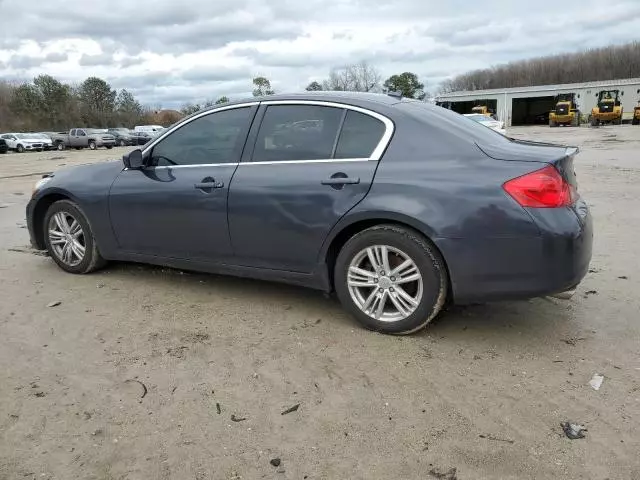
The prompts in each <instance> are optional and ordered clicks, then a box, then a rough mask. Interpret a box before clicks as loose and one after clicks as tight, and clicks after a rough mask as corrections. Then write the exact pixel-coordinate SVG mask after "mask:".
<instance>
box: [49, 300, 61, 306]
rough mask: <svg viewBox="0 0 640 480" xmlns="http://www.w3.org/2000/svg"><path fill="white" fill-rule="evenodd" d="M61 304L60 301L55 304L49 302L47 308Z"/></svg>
mask: <svg viewBox="0 0 640 480" xmlns="http://www.w3.org/2000/svg"><path fill="white" fill-rule="evenodd" d="M61 303H62V302H61V301H60V300H56V301H55V302H51V303H50V304H48V305H47V307H57V306H58V305H60V304H61Z"/></svg>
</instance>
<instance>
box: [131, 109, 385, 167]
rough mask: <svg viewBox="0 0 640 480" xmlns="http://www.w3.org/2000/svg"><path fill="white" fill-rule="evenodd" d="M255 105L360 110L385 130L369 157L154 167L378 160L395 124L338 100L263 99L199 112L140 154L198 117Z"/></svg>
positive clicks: (376, 113)
mask: <svg viewBox="0 0 640 480" xmlns="http://www.w3.org/2000/svg"><path fill="white" fill-rule="evenodd" d="M255 105H266V106H268V105H318V106H321V107H334V108H343V109H345V110H353V111H355V112H360V113H363V114H365V115H369V116H370V117H373V118H375V119H377V120H380V121H381V122H382V123H384V125H385V131H384V133H383V134H382V137H381V138H380V141H379V142H378V145H377V146H376V148H374V150H373V152H371V155H370V156H369V158H325V159H315V160H283V161H269V162H237V163H209V164H194V165H171V166H162V167H155V168H193V167H218V166H223V165H276V164H284V165H287V164H298V163H329V162H362V161H378V160H380V158H381V157H382V154H383V153H384V151H385V149H386V148H387V146H388V145H389V142H390V141H391V137H392V136H393V132H394V131H395V125H394V123H393V121H392V120H391V119H390V118H388V117H385V116H384V115H382V114H380V113H378V112H374V111H371V110H368V109H366V108H362V107H356V106H354V105H349V104H346V103H339V102H331V101H324V100H264V101H262V102H245V103H238V104H236V105H227V106H224V107H218V108H214V109H211V110H205V111H204V112H200V113H198V114H196V115H194V116H192V117H190V118H189V119H187V120H186V121H184V122H181V123H179V124H177V125H175V126H174V127H173V128H171V129H170V130H167V131H166V132H164V133H163V134H162V135H160V136H159V137H158V138H156V139H155V140H153V141H152V142H150V143H149V144H147V145H146V146H145V148H144V149H143V150H142V154H143V155H145V154H146V153H147V152H148V151H150V150H151V149H152V148H153V147H154V146H155V145H156V144H157V143H158V142H160V141H161V140H162V139H164V138H165V137H166V136H167V135H171V133H173V132H175V131H176V130H178V129H179V128H181V127H183V126H185V125H187V124H189V123H191V122H193V121H194V120H197V119H198V118H201V117H204V116H206V115H209V114H212V113H216V112H222V111H224V110H233V109H235V108H246V107H253V106H255Z"/></svg>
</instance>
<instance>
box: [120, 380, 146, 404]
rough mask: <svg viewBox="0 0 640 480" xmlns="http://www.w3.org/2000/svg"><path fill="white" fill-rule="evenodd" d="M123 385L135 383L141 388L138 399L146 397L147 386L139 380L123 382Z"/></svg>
mask: <svg viewBox="0 0 640 480" xmlns="http://www.w3.org/2000/svg"><path fill="white" fill-rule="evenodd" d="M124 382H125V383H131V382H136V383H139V384H140V386H141V387H142V395H141V396H140V398H141V399H142V398H144V397H145V396H146V395H147V386H146V385H145V384H144V383H142V382H141V381H140V380H136V379H130V380H125V381H124Z"/></svg>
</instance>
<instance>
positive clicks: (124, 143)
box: [119, 140, 127, 147]
mask: <svg viewBox="0 0 640 480" xmlns="http://www.w3.org/2000/svg"><path fill="white" fill-rule="evenodd" d="M119 145H120V146H121V147H126V146H127V144H126V142H125V141H124V140H120V143H119Z"/></svg>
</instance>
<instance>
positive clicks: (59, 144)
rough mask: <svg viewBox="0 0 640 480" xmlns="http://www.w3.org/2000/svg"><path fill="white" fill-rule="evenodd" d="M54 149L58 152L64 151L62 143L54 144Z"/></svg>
mask: <svg viewBox="0 0 640 480" xmlns="http://www.w3.org/2000/svg"><path fill="white" fill-rule="evenodd" d="M56 148H57V149H58V150H60V151H62V150H64V143H62V142H58V143H57V144H56Z"/></svg>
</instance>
